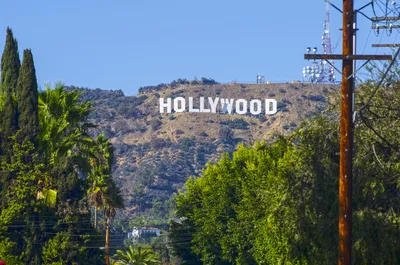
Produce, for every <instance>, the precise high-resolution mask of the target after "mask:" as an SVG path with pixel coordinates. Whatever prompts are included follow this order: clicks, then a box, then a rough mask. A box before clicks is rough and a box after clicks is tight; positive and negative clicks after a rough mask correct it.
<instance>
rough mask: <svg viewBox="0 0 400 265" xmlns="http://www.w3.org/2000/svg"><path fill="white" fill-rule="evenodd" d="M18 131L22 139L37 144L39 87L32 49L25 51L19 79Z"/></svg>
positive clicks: (17, 94) (17, 95)
mask: <svg viewBox="0 0 400 265" xmlns="http://www.w3.org/2000/svg"><path fill="white" fill-rule="evenodd" d="M16 99H17V104H18V106H17V111H18V112H17V114H18V115H17V116H18V129H20V130H21V137H22V139H20V140H23V139H26V140H30V141H32V142H33V143H35V139H36V137H37V135H38V131H39V117H38V85H37V81H36V73H35V65H34V63H33V56H32V52H31V50H30V49H26V50H24V58H23V60H22V65H21V69H20V73H19V77H18V83H17V90H16Z"/></svg>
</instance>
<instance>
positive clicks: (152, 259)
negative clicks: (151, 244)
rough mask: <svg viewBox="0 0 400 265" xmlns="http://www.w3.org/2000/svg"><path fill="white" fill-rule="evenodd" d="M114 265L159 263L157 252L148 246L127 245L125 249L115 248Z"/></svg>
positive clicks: (151, 264)
mask: <svg viewBox="0 0 400 265" xmlns="http://www.w3.org/2000/svg"><path fill="white" fill-rule="evenodd" d="M114 258H115V259H116V260H117V261H116V263H115V264H116V265H128V264H132V265H156V264H161V262H160V260H159V257H158V254H157V253H155V252H154V251H153V250H151V249H149V248H141V247H134V246H129V247H128V248H127V249H126V251H122V250H117V254H116V255H115V256H114Z"/></svg>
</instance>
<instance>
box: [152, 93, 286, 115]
mask: <svg viewBox="0 0 400 265" xmlns="http://www.w3.org/2000/svg"><path fill="white" fill-rule="evenodd" d="M188 99H189V100H188V101H189V102H188V107H189V108H188V111H189V112H205V113H217V108H218V107H219V108H218V110H221V113H229V114H232V112H233V109H234V108H233V107H234V106H235V113H237V114H242V115H245V114H247V113H248V110H250V113H251V114H253V115H259V114H261V112H262V110H263V109H264V112H265V114H267V115H272V114H275V113H276V112H277V111H278V110H277V105H278V104H277V102H276V100H275V99H265V100H264V101H261V100H258V99H253V100H250V102H248V101H247V100H245V99H237V100H234V99H225V98H221V99H220V98H211V97H208V104H207V106H206V102H205V98H204V97H200V104H199V107H198V108H195V107H194V104H193V97H189V98H188ZM159 102H160V113H164V110H167V113H171V112H172V109H173V110H174V111H175V112H184V111H187V104H186V99H185V98H183V97H177V98H174V100H173V103H174V104H173V105H172V99H171V98H167V100H166V101H165V100H164V98H160V101H159ZM263 103H264V106H263Z"/></svg>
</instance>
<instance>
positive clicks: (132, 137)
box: [68, 79, 338, 228]
mask: <svg viewBox="0 0 400 265" xmlns="http://www.w3.org/2000/svg"><path fill="white" fill-rule="evenodd" d="M203 82H204V81H203ZM211 82H212V83H213V84H211V85H209V84H192V82H191V81H185V80H184V81H180V79H178V81H177V82H173V85H165V86H164V85H163V84H162V85H159V86H155V87H156V88H157V89H147V90H146V89H143V90H141V91H140V93H139V95H138V96H130V97H127V96H124V95H123V93H122V91H118V90H117V91H103V90H99V89H95V90H91V89H87V88H78V90H80V91H81V92H83V95H82V100H83V101H94V102H93V107H94V108H95V109H96V112H94V113H92V114H91V115H90V116H89V118H90V121H91V122H92V123H94V124H97V125H98V128H97V133H100V132H101V133H104V135H105V136H106V137H108V138H109V139H110V141H111V142H112V143H113V146H114V147H115V156H116V159H117V163H116V166H115V169H114V173H113V176H114V178H115V180H116V181H117V183H119V184H120V186H121V187H122V191H123V194H124V196H125V200H126V206H127V207H126V210H125V211H124V217H123V218H122V219H124V220H125V224H128V223H129V220H132V217H133V216H138V215H145V216H148V217H149V218H148V219H150V221H149V220H148V222H150V223H152V222H153V221H154V220H160V222H166V221H167V217H168V216H169V210H170V208H171V207H172V206H171V202H170V198H171V196H172V194H173V193H175V192H177V191H178V190H179V189H181V188H182V187H183V184H184V183H185V182H186V180H187V178H188V176H191V175H199V174H201V172H202V168H203V167H204V166H205V165H206V163H207V162H213V161H217V160H218V159H219V158H220V157H221V155H222V153H224V152H228V153H232V152H233V151H234V150H235V148H236V146H237V144H239V143H243V144H252V143H254V142H255V141H257V140H262V139H263V140H267V141H271V140H273V139H274V138H275V137H276V135H278V134H285V135H287V134H290V133H292V132H294V131H295V130H296V128H297V127H298V126H299V125H300V124H301V122H302V120H304V119H308V118H310V117H312V116H313V115H315V114H316V113H321V111H323V110H324V109H325V108H326V107H327V106H328V104H329V102H330V101H332V100H334V98H335V95H336V93H337V90H338V87H337V86H334V85H333V86H332V85H316V84H262V85H261V84H260V85H243V84H227V85H223V84H216V82H214V81H211ZM176 84H179V85H176ZM74 88H75V87H69V88H68V89H74ZM178 96H181V97H185V98H188V97H189V96H190V97H193V98H194V104H195V105H196V104H197V106H198V101H199V97H213V98H216V97H219V98H233V99H247V100H251V99H262V100H263V99H267V98H273V99H276V100H277V102H278V112H277V113H276V114H275V115H265V114H260V115H251V114H250V113H249V114H247V115H238V114H222V113H217V114H210V113H188V112H183V113H170V114H165V113H164V114H160V113H159V98H160V97H163V98H167V97H169V98H175V97H178ZM133 219H134V220H136V221H137V219H135V218H133ZM151 220H152V221H151ZM161 220H163V221H161ZM156 223H157V222H156ZM132 225H133V223H131V225H126V226H125V227H126V228H129V227H132Z"/></svg>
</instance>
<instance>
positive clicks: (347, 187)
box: [304, 0, 392, 265]
mask: <svg viewBox="0 0 400 265" xmlns="http://www.w3.org/2000/svg"><path fill="white" fill-rule="evenodd" d="M366 6H367V5H366ZM366 6H364V7H366ZM364 7H363V8H364ZM356 12H357V11H355V10H354V0H343V11H342V13H343V44H342V48H343V51H342V54H305V55H304V58H305V59H322V60H327V62H328V63H329V61H328V60H338V59H340V60H342V72H341V74H342V93H341V117H340V165H339V256H338V264H339V265H351V249H352V179H353V172H352V171H353V138H354V137H353V136H354V126H353V124H354V122H353V113H354V105H353V97H354V89H355V79H354V76H355V70H356V69H354V65H355V64H354V61H355V60H368V61H369V60H391V59H392V56H386V55H354V48H355V47H354V45H353V44H354V43H355V35H354V34H355V31H356V30H357V29H356V27H355V24H354V22H355V13H356Z"/></svg>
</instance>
